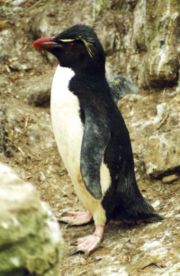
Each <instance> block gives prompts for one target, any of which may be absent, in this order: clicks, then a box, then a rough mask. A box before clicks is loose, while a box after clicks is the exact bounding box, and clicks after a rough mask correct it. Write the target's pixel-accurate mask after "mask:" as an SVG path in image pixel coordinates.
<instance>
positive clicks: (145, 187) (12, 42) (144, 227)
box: [0, 1, 180, 276]
mask: <svg viewBox="0 0 180 276" xmlns="http://www.w3.org/2000/svg"><path fill="white" fill-rule="evenodd" d="M14 2H15V1H14ZM44 2H45V1H37V4H36V1H25V4H24V5H25V6H23V8H24V9H25V10H21V11H17V10H13V9H14V8H12V7H11V9H10V7H9V6H8V5H9V2H8V1H0V3H1V10H2V9H3V7H4V9H3V14H1V17H0V30H1V33H2V38H1V39H0V42H1V44H2V45H3V49H4V52H1V55H0V59H1V62H2V66H1V68H0V71H1V76H0V85H1V90H0V116H1V117H0V123H1V133H0V134H1V135H0V139H1V140H0V141H1V143H0V146H1V148H0V159H1V161H3V162H5V163H8V164H10V165H11V166H12V167H14V168H15V169H16V171H17V172H18V173H19V174H20V176H21V177H22V178H24V179H26V180H28V181H30V182H32V183H34V184H35V185H36V187H37V189H38V190H39V192H40V194H41V198H42V199H43V200H45V201H46V202H48V203H49V204H50V206H51V207H52V209H53V210H54V213H55V214H56V215H57V217H58V215H59V214H60V213H61V212H62V210H81V209H82V207H81V206H80V204H79V202H78V199H77V197H76V195H75V194H74V191H73V188H72V184H71V181H70V179H69V177H68V175H67V172H66V169H65V168H64V166H63V164H62V161H61V159H60V156H59V154H58V152H57V148H56V145H55V141H54V137H53V133H52V129H51V122H50V112H49V107H48V104H44V103H43V104H37V102H35V101H34V100H33V99H34V98H33V97H34V94H32V95H33V96H31V100H29V95H30V92H33V89H34V90H35V88H36V86H37V85H38V84H39V83H40V82H43V83H45V82H47V83H49V86H50V83H51V78H52V76H53V72H54V70H55V61H52V60H49V59H48V63H47V57H46V56H41V55H40V54H39V53H37V52H36V51H35V50H34V49H31V48H32V47H31V43H32V41H33V39H34V37H33V35H32V36H30V33H29V31H27V35H26V36H25V35H24V33H26V29H27V28H28V27H27V26H26V24H27V22H30V17H31V16H32V14H33V12H34V13H35V11H36V12H37V9H38V8H39V9H40V8H41V6H42V5H43V3H44ZM14 7H15V8H18V7H19V6H14ZM15 15H16V16H15ZM15 25H16V26H15ZM22 26H23V27H22ZM2 40H3V42H2ZM3 43H4V44H3ZM27 43H28V46H27ZM5 50H8V51H9V52H8V53H7V52H5ZM23 66H24V67H23ZM43 89H44V87H43V88H42V91H43V93H44V90H43ZM29 91H30V92H29ZM150 92H152V91H149V92H148V94H144V92H141V91H140V95H139V97H140V98H141V99H142V98H143V101H146V103H147V105H146V107H144V102H142V101H141V100H138V99H139V98H138V97H137V99H136V100H132V98H130V97H125V98H124V99H123V100H122V102H121V103H120V106H121V110H122V113H123V116H124V118H125V120H126V123H127V125H128V127H129V129H130V135H131V138H132V143H133V150H134V152H135V164H136V174H137V179H138V183H139V186H140V188H141V191H142V192H143V194H144V195H145V196H146V197H147V198H148V200H149V201H150V202H151V203H152V205H153V206H154V207H155V208H156V210H157V211H158V212H159V213H160V214H161V215H162V216H164V220H163V221H162V222H159V223H154V224H143V223H142V224H139V225H126V224H124V223H122V222H113V221H112V222H110V223H109V224H108V225H107V226H106V231H105V237H104V240H103V242H102V244H101V246H100V248H99V249H97V250H96V251H95V252H94V253H92V254H91V255H90V256H84V255H82V254H76V255H73V254H72V250H73V242H74V241H75V240H76V238H78V237H79V236H83V235H86V234H89V233H91V232H92V231H93V225H87V226H83V227H67V226H66V225H64V224H60V228H61V230H62V233H63V237H64V240H65V253H64V257H63V262H62V275H63V276H66V275H73V276H77V275H90V276H91V275H92V276H93V275H112V276H115V275H117V276H118V275H122V276H126V275H132V276H136V275H138V276H139V275H147V276H148V275H173V276H178V275H180V262H179V256H180V234H179V233H180V224H179V220H180V208H179V198H180V194H179V185H180V179H179V178H177V179H176V181H174V182H172V183H167V184H165V183H163V182H162V181H161V179H159V180H157V179H152V178H150V177H149V176H147V174H146V173H145V170H144V165H143V162H142V159H141V154H140V152H138V150H137V152H136V148H138V145H139V143H142V147H143V146H144V144H143V143H144V142H143V141H142V142H141V140H139V139H140V135H141V131H140V128H138V127H137V128H134V129H132V126H131V121H132V120H136V121H138V120H139V121H140V120H142V119H143V120H145V121H147V120H148V118H150V117H151V116H152V114H153V113H154V112H155V110H156V105H157V103H158V104H160V103H164V102H166V103H168V102H169V101H173V99H176V98H177V92H176V90H175V89H174V90H173V89H172V90H167V91H165V92H164V91H160V92H159V94H158V96H157V93H152V94H151V96H150ZM43 93H42V94H43ZM43 95H44V94H43ZM46 97H47V94H46ZM47 101H48V100H47ZM41 103H42V102H41ZM129 107H130V108H131V111H133V112H130V110H129ZM145 113H146V116H145ZM144 116H145V117H146V118H145V117H144ZM149 131H151V129H149ZM147 137H148V136H147V135H146V137H145V138H143V139H147ZM139 141H140V142H139Z"/></svg>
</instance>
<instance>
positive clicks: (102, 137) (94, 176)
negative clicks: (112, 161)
mask: <svg viewBox="0 0 180 276" xmlns="http://www.w3.org/2000/svg"><path fill="white" fill-rule="evenodd" d="M110 137H111V134H110V129H109V128H108V126H106V125H105V124H104V123H103V122H101V121H100V120H99V119H98V116H96V117H95V116H92V113H91V114H89V116H88V114H86V122H85V125H84V135H83V141H82V146H81V161H80V169H81V175H82V178H83V180H84V183H85V186H86V187H87V189H88V191H89V192H90V193H91V194H92V196H93V197H95V198H96V199H100V198H102V190H101V184H100V167H101V163H102V160H103V158H104V152H105V150H106V147H107V145H108V143H109V140H110Z"/></svg>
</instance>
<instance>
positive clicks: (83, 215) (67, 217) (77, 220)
mask: <svg viewBox="0 0 180 276" xmlns="http://www.w3.org/2000/svg"><path fill="white" fill-rule="evenodd" d="M91 220H92V215H91V214H90V212H88V211H84V212H83V211H77V212H64V213H63V214H62V215H61V217H60V219H59V221H61V222H64V223H67V224H70V225H83V224H87V223H89V222H90V221H91Z"/></svg>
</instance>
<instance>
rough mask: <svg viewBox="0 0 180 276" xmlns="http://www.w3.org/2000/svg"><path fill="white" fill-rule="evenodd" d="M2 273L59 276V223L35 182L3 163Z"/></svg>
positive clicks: (0, 170) (0, 169)
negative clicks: (32, 182) (21, 176)
mask: <svg viewBox="0 0 180 276" xmlns="http://www.w3.org/2000/svg"><path fill="white" fill-rule="evenodd" d="M0 209H1V212H0V260H1V261H0V275H3V276H6V275H13V276H21V275H43V276H45V275H46V276H51V275H52V276H58V275H59V273H60V257H61V254H62V245H63V242H62V237H61V234H60V230H59V225H58V223H57V221H56V220H55V218H54V216H53V214H52V212H51V210H50V209H49V207H48V206H47V205H46V204H45V203H44V202H41V201H40V199H39V195H38V193H37V191H36V190H35V188H34V187H33V185H32V184H30V183H27V182H24V181H23V180H21V179H20V178H19V177H18V176H17V175H16V174H15V173H14V171H13V170H12V169H11V168H10V167H8V166H6V165H4V164H0Z"/></svg>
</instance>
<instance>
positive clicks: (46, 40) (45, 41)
mask: <svg viewBox="0 0 180 276" xmlns="http://www.w3.org/2000/svg"><path fill="white" fill-rule="evenodd" d="M32 45H33V46H34V47H35V48H36V49H43V50H48V49H50V48H54V47H57V46H58V44H57V43H56V42H55V41H53V37H42V38H39V39H37V40H35V41H34V42H33V44H32Z"/></svg>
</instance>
